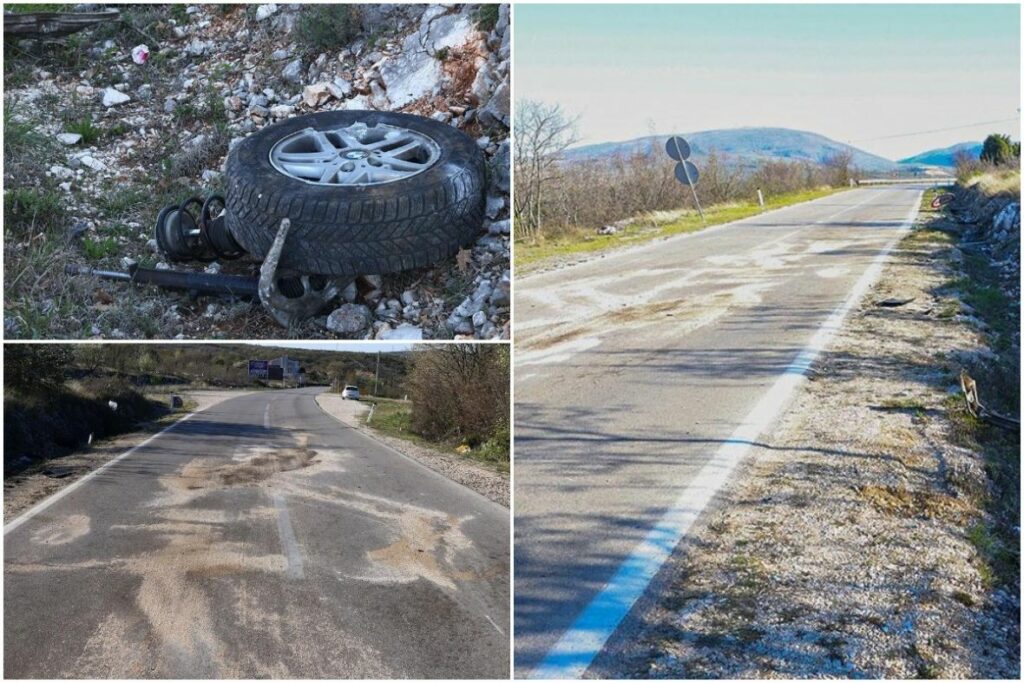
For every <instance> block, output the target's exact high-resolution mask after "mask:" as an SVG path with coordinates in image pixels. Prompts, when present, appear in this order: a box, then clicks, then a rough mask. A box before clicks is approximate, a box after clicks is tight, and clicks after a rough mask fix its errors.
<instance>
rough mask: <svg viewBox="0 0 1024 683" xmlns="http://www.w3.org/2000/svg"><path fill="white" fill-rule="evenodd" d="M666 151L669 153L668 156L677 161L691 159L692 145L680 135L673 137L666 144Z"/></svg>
mask: <svg viewBox="0 0 1024 683" xmlns="http://www.w3.org/2000/svg"><path fill="white" fill-rule="evenodd" d="M665 151H666V152H668V155H669V156H670V157H672V159H673V160H675V161H682V160H683V159H689V158H690V143H689V142H687V141H686V140H684V139H683V138H681V137H679V136H678V135H673V136H672V137H670V138H669V139H668V140H667V141H666V142H665Z"/></svg>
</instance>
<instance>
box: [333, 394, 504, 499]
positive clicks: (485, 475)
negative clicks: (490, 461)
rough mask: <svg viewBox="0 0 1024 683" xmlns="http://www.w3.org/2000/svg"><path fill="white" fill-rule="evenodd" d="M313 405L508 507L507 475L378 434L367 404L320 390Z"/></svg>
mask: <svg viewBox="0 0 1024 683" xmlns="http://www.w3.org/2000/svg"><path fill="white" fill-rule="evenodd" d="M316 402H317V405H319V406H320V408H321V410H323V411H324V412H325V413H327V414H328V415H330V416H331V417H333V418H335V419H337V420H340V421H341V422H343V423H345V424H346V425H348V426H349V427H352V428H353V429H357V430H359V431H361V432H363V433H364V434H366V435H368V436H370V437H372V438H374V439H376V440H378V441H380V442H382V443H384V444H386V445H387V446H390V447H391V448H393V449H395V450H396V451H398V452H399V453H401V454H402V455H405V456H408V457H410V458H412V459H413V460H416V461H417V462H419V463H421V464H423V465H426V466H427V467H429V468H430V469H432V470H434V471H435V472H438V473H439V474H442V475H444V476H446V477H448V478H449V479H451V480H452V481H454V482H456V483H457V484H462V485H463V486H465V487H466V488H469V489H472V490H474V491H476V492H477V493H479V494H480V495H482V496H485V497H486V498H489V499H490V500H493V501H494V502H495V503H498V504H499V505H502V506H504V507H509V504H510V503H509V499H510V494H509V491H510V487H509V475H508V474H505V473H503V472H497V471H495V470H492V469H489V468H487V467H484V466H483V465H479V464H477V463H474V462H471V461H469V460H466V459H464V458H460V457H458V456H456V455H449V454H447V453H442V452H440V451H437V450H434V449H432V448H427V447H426V446H422V445H420V444H418V443H413V442H411V441H407V440H405V439H399V438H396V437H393V436H387V435H385V434H381V433H380V432H378V431H377V430H375V429H373V428H372V427H368V426H366V425H365V424H364V423H363V420H362V416H363V415H364V414H365V413H366V411H367V410H369V405H368V404H366V403H362V402H359V401H345V400H342V398H341V396H340V395H338V394H330V393H323V394H320V395H318V396H317V397H316Z"/></svg>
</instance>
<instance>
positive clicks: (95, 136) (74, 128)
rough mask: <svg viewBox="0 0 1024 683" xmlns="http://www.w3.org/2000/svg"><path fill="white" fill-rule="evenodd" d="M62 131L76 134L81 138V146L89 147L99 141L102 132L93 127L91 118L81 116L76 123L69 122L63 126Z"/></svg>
mask: <svg viewBox="0 0 1024 683" xmlns="http://www.w3.org/2000/svg"><path fill="white" fill-rule="evenodd" d="M64 130H66V131H67V132H69V133H78V134H79V135H81V136H82V144H85V145H91V144H92V143H94V142H96V141H97V140H99V139H100V136H101V135H102V134H103V130H102V129H100V128H97V127H96V126H95V125H93V122H92V117H91V116H83V117H82V118H80V119H78V120H77V121H69V122H68V123H65V124H64Z"/></svg>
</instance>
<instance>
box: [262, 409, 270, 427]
mask: <svg viewBox="0 0 1024 683" xmlns="http://www.w3.org/2000/svg"><path fill="white" fill-rule="evenodd" d="M263 428H264V429H267V430H269V429H270V404H269V403H268V404H267V409H266V410H264V411H263Z"/></svg>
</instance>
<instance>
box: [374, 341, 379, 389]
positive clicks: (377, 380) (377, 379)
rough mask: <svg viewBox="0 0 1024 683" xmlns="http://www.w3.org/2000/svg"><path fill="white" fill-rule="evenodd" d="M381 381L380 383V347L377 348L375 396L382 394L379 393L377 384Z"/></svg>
mask: <svg viewBox="0 0 1024 683" xmlns="http://www.w3.org/2000/svg"><path fill="white" fill-rule="evenodd" d="M379 383H380V349H378V350H377V374H376V376H374V378H373V395H374V396H380V394H378V393H377V391H378V388H377V385H378V384H379Z"/></svg>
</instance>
